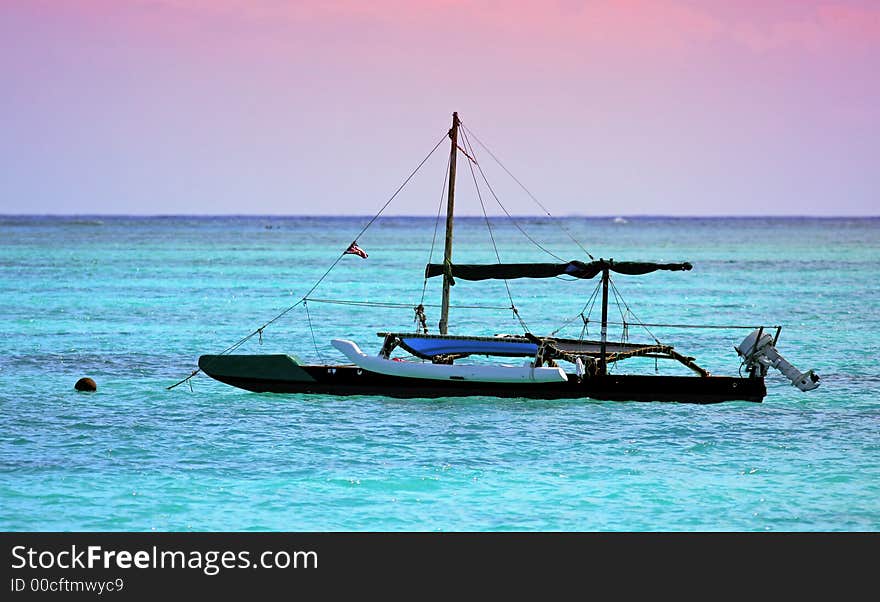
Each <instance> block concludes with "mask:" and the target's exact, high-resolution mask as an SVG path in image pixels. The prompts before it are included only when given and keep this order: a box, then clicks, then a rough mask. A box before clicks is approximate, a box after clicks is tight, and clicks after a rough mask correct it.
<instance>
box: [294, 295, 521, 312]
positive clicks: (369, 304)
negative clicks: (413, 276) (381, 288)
mask: <svg viewBox="0 0 880 602" xmlns="http://www.w3.org/2000/svg"><path fill="white" fill-rule="evenodd" d="M306 301H311V302H312V303H330V304H334V305H357V306H366V307H388V308H395V309H397V308H411V307H412V304H410V303H393V302H386V301H357V300H353V299H316V298H314V297H309V298H307V299H306ZM423 305H424V306H425V307H442V305H440V304H439V303H424V304H423ZM449 308H450V309H491V310H494V311H498V310H502V309H510V307H508V306H502V305H450V306H449Z"/></svg>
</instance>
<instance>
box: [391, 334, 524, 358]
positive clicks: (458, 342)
mask: <svg viewBox="0 0 880 602" xmlns="http://www.w3.org/2000/svg"><path fill="white" fill-rule="evenodd" d="M401 343H402V345H403V347H404V348H406V349H408V350H409V351H410V352H412V353H414V354H415V355H420V356H424V357H434V356H435V355H447V354H456V353H471V354H478V355H481V354H485V355H507V356H528V355H535V354H536V353H537V352H538V346H537V345H535V344H534V343H520V342H517V341H505V340H504V339H499V340H497V341H485V340H467V339H439V338H426V339H422V338H417V337H413V338H407V337H402V338H401Z"/></svg>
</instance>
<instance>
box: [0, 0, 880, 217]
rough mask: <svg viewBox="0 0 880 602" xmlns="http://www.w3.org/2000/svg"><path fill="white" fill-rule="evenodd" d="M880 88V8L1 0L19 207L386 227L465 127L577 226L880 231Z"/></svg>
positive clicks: (6, 201) (675, 1) (4, 179)
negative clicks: (849, 223) (865, 218)
mask: <svg viewBox="0 0 880 602" xmlns="http://www.w3.org/2000/svg"><path fill="white" fill-rule="evenodd" d="M878 73H880V3H878V2H869V1H863V2H860V1H855V0H853V1H836V2H835V1H831V2H814V1H811V0H803V1H780V2H772V1H767V2H751V1H743V2H729V1H717V2H713V1H709V0H705V1H697V0H691V1H689V0H625V1H609V0H595V1H592V2H577V1H574V0H564V1H563V0H561V1H557V2H552V1H543V2H523V1H520V0H507V1H501V0H498V1H487V2H480V3H472V2H462V1H458V0H432V1H424V2H408V1H404V0H374V1H372V2H369V3H365V2H353V1H340V0H326V1H324V2H314V3H311V2H284V1H281V0H189V1H187V0H152V1H149V0H141V1H135V0H65V1H64V2H58V1H50V0H0V132H2V135H0V163H2V169H0V213H63V214H74V213H79V214H83V213H125V214H178V213H195V214H223V213H259V214H351V213H356V214H370V213H373V212H374V211H375V210H376V209H378V207H380V206H381V205H382V203H384V201H385V200H386V199H387V198H388V196H389V195H390V194H391V193H392V192H393V191H394V190H395V188H396V187H397V186H398V184H399V183H400V182H401V181H402V180H403V178H404V177H405V176H406V175H407V174H408V173H409V171H410V170H411V169H412V168H414V167H415V165H416V164H417V163H418V162H419V161H420V160H421V158H422V157H423V156H424V155H425V154H426V153H427V151H428V150H429V149H430V148H431V146H432V145H433V144H434V143H435V142H436V141H437V140H438V139H439V138H440V137H441V136H442V135H443V132H444V131H445V130H446V129H447V128H448V127H449V122H450V114H451V112H452V111H453V110H457V111H459V112H460V114H461V116H462V119H463V120H464V121H465V123H466V124H467V125H468V126H469V127H470V128H471V129H472V130H473V131H474V132H475V133H476V134H477V135H478V136H480V137H481V138H482V139H483V140H484V142H486V143H488V144H489V146H490V147H491V148H492V149H493V151H495V153H496V154H497V155H499V156H500V157H501V158H502V160H504V162H505V164H506V165H507V167H508V168H510V169H511V171H513V172H514V174H516V175H517V177H519V179H520V180H522V181H523V182H524V183H525V184H526V185H527V186H528V187H529V188H530V189H531V190H532V192H534V193H535V194H536V196H537V197H538V198H539V199H540V200H541V202H542V203H544V204H545V205H546V206H547V207H548V208H549V209H550V210H551V212H553V213H554V214H555V215H567V214H583V215H635V214H668V215H742V214H747V215H767V214H773V215H782V214H799V215H877V214H878V213H880V212H878V206H880V76H878ZM444 151H445V152H442V153H438V154H437V155H436V157H435V159H434V160H432V161H430V162H429V163H428V164H426V166H425V168H424V171H423V173H421V174H420V175H419V176H417V178H416V179H415V180H414V182H413V183H412V186H411V187H409V188H408V189H407V190H406V192H405V193H404V194H403V195H402V196H401V197H400V198H399V199H398V200H397V201H395V203H394V204H393V205H392V206H391V208H390V210H389V213H396V214H410V215H411V214H433V213H434V212H435V211H436V207H437V201H438V200H439V195H440V188H441V184H442V180H443V169H444V167H445V164H446V155H447V154H448V150H447V149H445V148H444ZM477 152H478V159H479V160H480V161H481V164H482V165H483V166H484V169H485V170H486V173H487V175H488V176H489V179H490V182H491V183H492V184H493V187H495V189H496V192H498V193H499V196H500V197H501V199H502V201H504V203H505V205H506V206H507V207H508V209H509V210H510V211H511V212H513V213H520V214H522V213H527V214H536V213H539V211H538V209H537V208H536V207H535V206H534V205H533V204H532V202H531V201H530V200H529V199H528V198H527V197H526V196H525V195H524V194H522V192H521V191H518V189H517V188H516V187H515V186H513V185H512V184H511V182H510V180H509V178H507V176H505V175H504V173H503V172H502V171H500V170H499V169H498V168H497V166H495V165H493V164H492V162H491V159H490V158H489V156H488V155H486V153H482V154H479V152H480V149H479V148H477ZM462 167H463V168H464V164H462ZM459 176H460V177H459V189H460V198H461V201H460V202H459V204H458V207H459V209H460V212H461V213H463V214H476V213H478V212H479V205H477V204H476V201H475V200H474V198H473V192H472V189H473V185H472V183H471V180H470V173H469V172H467V171H464V172H462V171H460V173H459ZM493 212H494V213H497V212H498V211H493Z"/></svg>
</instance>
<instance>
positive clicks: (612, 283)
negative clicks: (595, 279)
mask: <svg viewBox="0 0 880 602" xmlns="http://www.w3.org/2000/svg"><path fill="white" fill-rule="evenodd" d="M608 283H609V284H610V285H611V290H612V291H614V296H615V297H618V296H619V298H620V300H621V301H623V306H624V307H625V308H626V311H628V312H629V313H630V315H632V317H633V318H635V320H636V324H638V325H639V326H641V327H642V328H644V329H645V332H647V333H648V334H649V335H651V338H652V339H654V342H655V343H657V344H658V345H662V344H663V343H661V342H660V339H658V338H657V337H656V336H655V335H654V333H653V332H651V329H650V328H648V327H647V326H646V325H645V323H644V322H642V321H641V320H639V317H638V316H637V315H636V312H634V311H633V310H632V309H630V307H629V305H627V303H626V299H624V298H623V295H620V293H619V292H618V290H617V286H616V285H615V284H614V280H612V278H611V277H610V276H609V277H608ZM623 324H624V325H626V322H623Z"/></svg>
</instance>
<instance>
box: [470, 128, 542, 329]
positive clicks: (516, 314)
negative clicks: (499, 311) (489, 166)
mask: <svg viewBox="0 0 880 602" xmlns="http://www.w3.org/2000/svg"><path fill="white" fill-rule="evenodd" d="M462 133H463V134H464V132H462ZM462 138H463V140H464V143H465V145H466V146H468V147H470V145H469V144H468V139H467V135H463V136H462ZM471 152H473V148H471ZM468 167H470V170H471V177H472V178H473V180H474V188H475V189H476V191H477V198H478V199H479V200H480V207H481V208H482V209H483V217H484V218H485V220H486V229H488V230H489V239H490V240H491V241H492V248H493V249H494V250H495V258H496V259H497V260H498V263H501V255H500V254H499V253H498V245H497V244H495V234H493V233H492V224H491V223H490V222H489V214H488V213H486V204H485V203H483V195H482V194H480V186H479V184H478V183H477V174H476V172H474V166H473V164H472V163H470V162H469V163H468ZM504 288H505V289H507V298H508V299H510V309H511V310H512V311H513V315H514V317H515V318H516V319H517V320H519V324H520V326H521V327H522V328H523V330H524V331H525V332H529V327H528V326H527V325H526V323H525V320H523V319H522V316H520V315H519V311H517V309H516V304H515V303H514V302H513V295H512V294H511V292H510V284H509V283H508V282H507V280H506V279H505V280H504Z"/></svg>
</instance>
